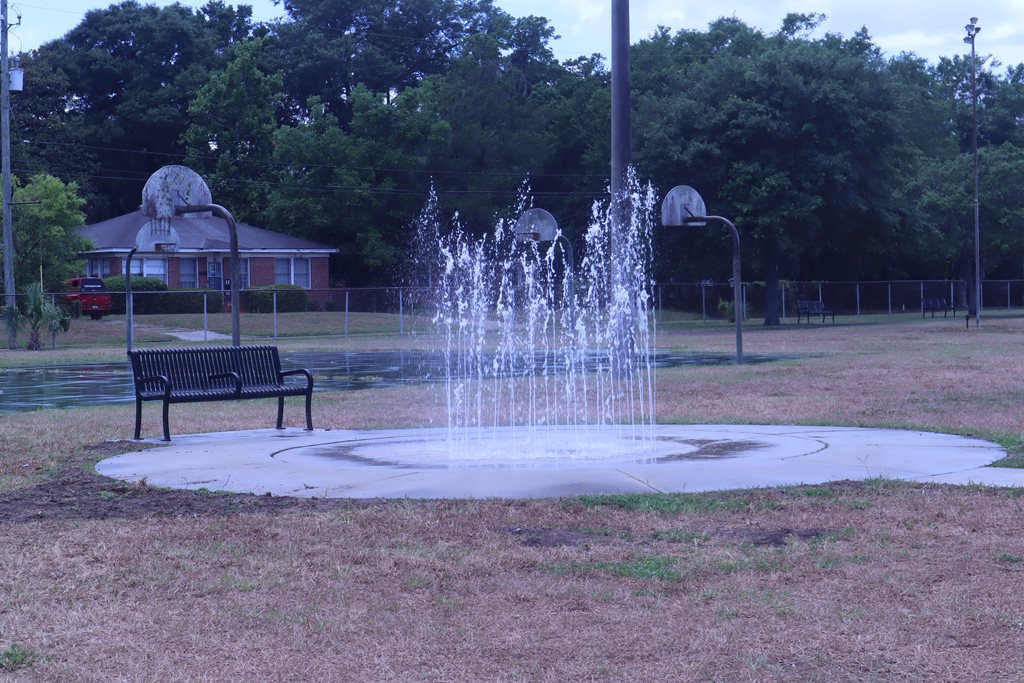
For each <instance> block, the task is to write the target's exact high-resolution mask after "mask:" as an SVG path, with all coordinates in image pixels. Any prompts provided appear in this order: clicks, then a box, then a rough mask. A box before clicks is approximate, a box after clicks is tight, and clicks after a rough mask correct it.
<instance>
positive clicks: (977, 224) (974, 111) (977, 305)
mask: <svg viewBox="0 0 1024 683" xmlns="http://www.w3.org/2000/svg"><path fill="white" fill-rule="evenodd" d="M964 29H965V30H966V31H967V35H966V36H965V37H964V42H965V43H970V44H971V119H972V131H971V135H972V138H973V147H974V324H975V326H976V327H981V219H980V202H979V198H978V67H977V56H976V53H975V51H974V38H975V37H976V36H977V35H978V33H980V32H981V27H980V26H978V17H971V23H969V24H967V25H966V26H964Z"/></svg>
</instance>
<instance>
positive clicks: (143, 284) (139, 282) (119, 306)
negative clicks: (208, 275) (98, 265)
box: [103, 275, 224, 315]
mask: <svg viewBox="0 0 1024 683" xmlns="http://www.w3.org/2000/svg"><path fill="white" fill-rule="evenodd" d="M103 284H104V285H106V287H107V291H108V292H110V299H111V304H112V306H113V311H114V313H120V314H123V313H124V312H125V306H124V275H111V276H110V277H107V278H103ZM132 292H134V293H135V294H136V295H137V296H135V297H134V299H135V308H134V312H135V313H137V314H139V315H147V314H155V313H202V312H203V295H204V294H205V295H206V311H207V312H208V313H220V312H222V311H223V310H224V293H223V292H220V291H217V290H201V289H187V290H168V289H167V283H165V282H164V281H163V280H158V279H156V278H152V277H142V276H140V275H133V276H132ZM140 292H165V293H164V294H141V295H139V293H140Z"/></svg>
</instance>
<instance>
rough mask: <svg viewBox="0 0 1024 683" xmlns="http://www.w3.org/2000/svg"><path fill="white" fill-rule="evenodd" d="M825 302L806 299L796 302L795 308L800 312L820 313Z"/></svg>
mask: <svg viewBox="0 0 1024 683" xmlns="http://www.w3.org/2000/svg"><path fill="white" fill-rule="evenodd" d="M824 306H825V304H823V303H822V302H820V301H817V300H812V299H807V300H800V301H797V302H796V308H797V310H798V311H800V312H801V313H820V312H821V310H822V309H823V308H824Z"/></svg>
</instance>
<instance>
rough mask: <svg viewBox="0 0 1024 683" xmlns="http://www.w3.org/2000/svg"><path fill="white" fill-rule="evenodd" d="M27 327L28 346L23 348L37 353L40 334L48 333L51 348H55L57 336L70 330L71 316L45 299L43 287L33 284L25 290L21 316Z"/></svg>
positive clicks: (41, 343)
mask: <svg viewBox="0 0 1024 683" xmlns="http://www.w3.org/2000/svg"><path fill="white" fill-rule="evenodd" d="M22 318H23V320H24V324H25V325H28V329H29V336H28V344H27V345H26V347H25V348H27V349H29V350H31V351H39V350H40V349H42V348H43V341H42V338H41V336H42V332H43V330H46V331H48V332H49V333H50V342H51V346H52V348H54V349H56V348H57V334H59V333H60V332H67V331H68V330H69V329H70V328H71V316H70V315H69V314H68V312H67V311H65V310H64V309H63V308H61V307H60V306H58V305H57V304H56V303H54V302H53V301H51V300H50V299H47V298H46V294H45V293H44V292H43V286H42V285H41V284H39V283H38V282H33V283H32V284H30V285H29V286H28V287H26V288H25V313H24V315H23V316H22Z"/></svg>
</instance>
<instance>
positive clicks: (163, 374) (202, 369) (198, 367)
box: [128, 346, 313, 441]
mask: <svg viewBox="0 0 1024 683" xmlns="http://www.w3.org/2000/svg"><path fill="white" fill-rule="evenodd" d="M128 356H129V357H130V358H131V361H132V374H133V377H134V380H135V438H136V439H138V438H139V435H140V434H141V430H142V402H143V401H163V406H164V411H163V419H164V441H170V440H171V431H170V428H169V426H168V419H167V417H168V416H167V412H168V407H169V406H170V404H172V403H199V402H204V401H232V400H244V399H250V398H277V428H278V429H282V422H283V420H284V398H285V396H305V397H306V429H307V430H309V431H312V429H313V418H312V414H311V410H310V408H311V405H310V404H311V403H312V399H313V376H312V375H311V374H310V373H309V370H286V371H283V372H282V371H281V358H280V356H279V355H278V352H277V347H276V346H212V347H193V348H176V349H134V350H132V351H129V352H128ZM292 375H304V376H305V381H304V382H286V381H285V378H286V377H289V376H292Z"/></svg>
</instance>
